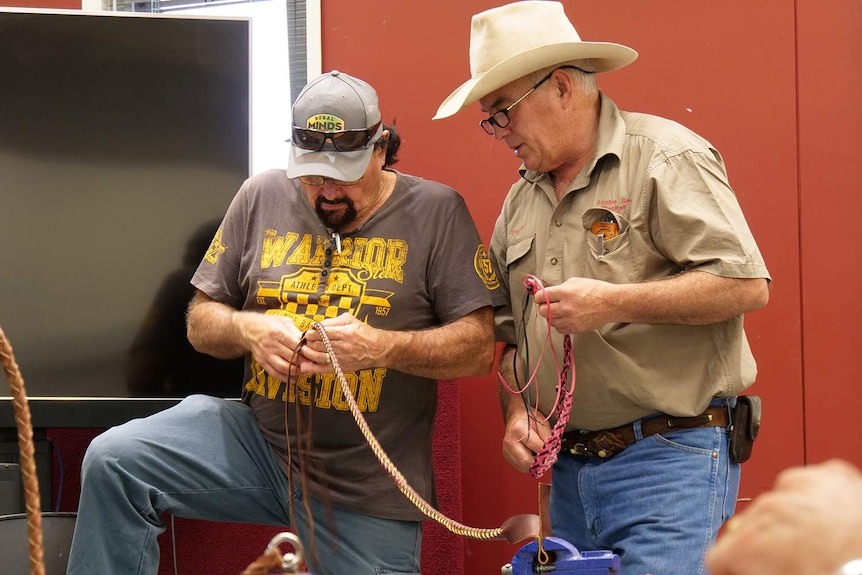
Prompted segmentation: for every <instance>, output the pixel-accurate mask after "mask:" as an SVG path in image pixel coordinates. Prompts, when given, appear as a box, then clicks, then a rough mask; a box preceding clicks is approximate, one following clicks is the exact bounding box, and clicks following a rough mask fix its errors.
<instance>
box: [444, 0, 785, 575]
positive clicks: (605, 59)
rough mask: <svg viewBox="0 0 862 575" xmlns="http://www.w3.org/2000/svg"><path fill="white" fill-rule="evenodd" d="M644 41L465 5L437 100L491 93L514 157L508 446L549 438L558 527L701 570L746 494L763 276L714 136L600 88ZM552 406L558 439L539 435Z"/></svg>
mask: <svg viewBox="0 0 862 575" xmlns="http://www.w3.org/2000/svg"><path fill="white" fill-rule="evenodd" d="M636 57H637V54H636V52H635V51H634V50H632V49H630V48H628V47H626V46H622V45H619V44H613V43H605V42H584V41H582V40H581V39H580V36H579V35H578V33H577V31H576V30H575V28H574V26H573V25H572V24H571V23H570V22H569V20H568V18H567V16H566V14H565V12H564V9H563V6H562V4H560V3H559V2H551V1H523V2H515V3H512V4H508V5H505V6H501V7H499V8H494V9H491V10H487V11H485V12H482V13H480V14H477V15H475V16H473V19H472V31H471V38H470V68H471V78H470V79H469V80H467V81H466V82H464V83H463V84H462V85H461V86H459V87H458V88H457V89H456V90H455V91H453V92H452V93H451V94H450V95H449V96H448V97H447V98H446V99H445V101H444V102H443V103H442V104H441V105H440V107H439V109H438V111H437V114H436V116H435V119H439V118H445V117H447V116H451V115H453V114H455V113H457V112H458V111H460V110H462V109H464V108H465V107H466V106H468V105H470V104H472V103H474V102H479V105H480V107H481V109H482V111H483V112H484V113H486V114H488V115H487V117H486V118H485V119H483V120H482V121H481V122H480V125H481V128H482V129H483V130H484V131H485V132H487V133H488V134H489V135H490V136H493V137H494V138H496V139H497V140H500V141H502V142H504V143H505V144H506V146H508V147H509V149H510V150H511V151H512V152H513V153H514V154H515V155H516V156H517V157H518V158H520V159H521V161H522V166H521V168H520V171H519V175H520V178H519V179H518V180H517V181H516V182H515V183H514V184H513V186H512V188H511V190H510V191H509V194H508V196H507V197H506V199H505V201H504V204H503V207H502V212H501V213H500V216H499V217H498V219H497V223H496V226H495V229H494V233H493V237H492V241H491V259H492V262H493V263H494V264H495V265H496V269H497V271H498V274H499V277H500V280H501V285H502V288H503V289H504V291H505V292H506V294H507V296H508V302H509V303H508V305H507V306H506V307H504V308H502V309H501V310H499V311H498V312H497V314H496V324H497V336H498V339H500V340H502V341H504V342H505V343H506V344H507V345H506V348H505V351H504V353H503V356H502V358H501V361H500V369H501V374H502V376H503V378H504V380H505V387H507V388H509V390H513V391H514V390H516V388H520V389H521V390H523V389H524V388H526V391H524V392H523V393H521V394H519V395H518V396H515V395H512V394H510V393H508V392H506V391H503V392H501V400H502V404H503V412H504V416H505V418H506V429H505V432H504V442H503V455H504V457H505V458H506V459H507V460H508V461H509V462H510V463H511V464H512V465H513V466H514V467H515V468H517V469H519V470H521V471H527V470H531V471H533V472H534V476H537V473H535V471H536V470H537V469H538V476H540V475H541V472H542V468H541V466H540V465H539V466H538V467H537V464H540V463H542V461H540V460H537V458H536V454H537V453H540V454H542V455H544V454H546V453H548V452H550V454H551V457H550V459H548V465H550V462H553V460H554V457H556V463H554V464H553V468H552V469H553V484H552V490H551V502H550V514H551V521H552V527H553V529H552V531H553V535H554V536H558V537H562V538H563V539H566V540H568V541H570V542H571V543H573V544H574V545H575V546H576V547H577V548H579V549H584V550H589V549H598V548H606V549H613V550H614V551H615V552H617V553H618V554H619V555H620V556H621V562H622V570H621V573H622V574H623V575H642V574H644V573H655V574H660V575H674V574H678V575H692V574H697V573H703V572H704V568H703V554H704V552H705V551H706V549H707V548H708V546H709V545H710V543H711V542H712V541H713V540H714V538H715V535H716V533H717V531H718V530H719V527H720V526H721V524H722V522H723V521H724V520H725V519H727V518H728V517H729V516H730V515H731V514H732V513H733V510H734V506H735V500H736V494H737V490H738V486H739V472H740V470H739V463H738V462H737V461H734V460H733V459H732V458H731V455H730V446H729V434H728V427H729V420H730V413H729V412H730V411H731V409H732V406H733V405H735V403H736V396H737V395H738V394H740V392H742V391H743V390H745V389H747V388H748V387H749V386H750V385H752V383H753V382H754V379H755V375H756V366H755V362H754V359H753V357H752V354H751V351H750V349H749V346H748V342H747V340H746V337H745V333H744V331H743V314H744V313H745V312H748V311H751V310H755V309H758V308H760V307H762V306H764V305H765V304H766V302H767V300H768V282H769V281H770V280H769V275H768V272H767V269H766V266H765V264H764V262H763V259H762V257H761V255H760V252H759V250H758V248H757V245H756V244H755V241H754V238H753V236H752V234H751V232H750V230H749V228H748V226H747V224H746V221H745V218H744V217H743V214H742V212H741V210H740V207H739V205H738V203H737V201H736V198H735V195H734V193H733V191H732V190H731V188H730V186H729V184H728V181H727V175H726V173H725V169H724V165H723V162H722V159H721V156H720V155H719V153H718V152H717V151H716V150H715V149H714V148H713V147H712V146H711V145H710V144H709V143H708V142H707V141H705V140H704V139H703V138H701V137H699V136H698V135H696V134H694V133H692V132H691V131H689V130H688V129H686V128H684V127H683V126H680V125H679V124H677V123H675V122H671V121H669V120H666V119H662V118H658V117H655V116H650V115H646V114H638V113H629V112H624V111H621V110H619V109H618V108H617V107H616V105H615V104H614V103H613V101H611V99H610V98H608V97H607V96H606V95H605V94H603V93H602V92H600V91H599V89H598V87H597V83H596V74H597V73H603V72H609V71H612V70H616V69H619V68H622V67H623V66H626V65H628V64H630V63H631V62H633V61H634V60H635V58H636ZM534 278H535V279H536V281H532V282H531V281H525V279H526V280H531V279H534ZM537 282H538V283H537ZM549 328H550V329H549ZM549 334H550V335H549ZM548 337H550V339H551V341H550V342H547V341H546V338H548ZM564 340H565V341H570V342H571V344H572V348H573V358H574V361H573V363H574V365H573V366H572V368H573V369H572V371H574V372H575V373H576V383H575V385H574V391H573V395H572V403H571V411H570V413H568V414H567V413H566V410H565V409H564V407H565V402H564V401H562V400H561V396H562V395H564V394H563V393H561V391H560V390H561V389H562V390H565V389H567V388H568V384H566V382H564V381H561V376H560V364H561V363H562V361H563V355H564V354H563V341H564ZM548 346H551V348H550V349H546V348H547V347H548ZM516 373H517V376H516ZM534 375H535V377H533V376H534ZM534 386H538V388H539V389H538V392H539V395H538V400H536V399H535V398H536V395H535V393H536V390H535V389H534V388H533V387H534ZM513 398H515V399H513ZM566 417H567V418H568V419H567V420H566ZM558 421H563V422H565V428H564V431H563V429H562V426H558V427H560V429H559V432H562V436H561V438H560V439H561V443H562V449H560V451H559V453H558V454H557V453H556V452H555V450H553V449H550V450H549V449H548V448H546V446H545V443H546V442H545V440H546V439H547V438H548V437H549V436H552V437H553V436H555V434H556V433H557V432H553V433H552V429H551V425H554V424H555V423H556V422H558Z"/></svg>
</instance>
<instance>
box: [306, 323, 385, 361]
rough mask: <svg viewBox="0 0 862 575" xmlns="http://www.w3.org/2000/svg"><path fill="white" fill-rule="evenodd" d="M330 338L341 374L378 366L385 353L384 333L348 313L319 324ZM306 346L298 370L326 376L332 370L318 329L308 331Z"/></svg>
mask: <svg viewBox="0 0 862 575" xmlns="http://www.w3.org/2000/svg"><path fill="white" fill-rule="evenodd" d="M320 325H322V326H323V329H324V330H325V331H326V336H327V338H329V343H330V345H331V346H332V350H333V351H334V352H335V357H336V359H337V361H338V366H339V367H340V368H341V370H342V371H345V372H350V371H358V370H360V369H367V368H371V367H375V366H379V365H380V358H381V357H383V355H384V353H385V351H386V346H387V344H386V337H385V336H386V332H385V331H382V330H379V329H376V328H373V327H371V326H370V325H368V324H367V323H364V322H362V321H359V320H358V319H356V318H355V317H353V316H352V315H350V314H349V313H343V314H341V315H339V316H338V317H332V318H327V319H325V320H323V321H322V322H320ZM305 340H306V344H305V346H304V347H303V348H302V350H301V353H302V356H303V359H302V360H301V362H300V365H299V369H300V371H301V372H302V373H329V372H332V371H334V370H333V367H332V364H331V363H330V361H329V357H328V356H327V353H326V347H325V346H324V344H323V337H322V336H321V335H320V332H319V331H318V330H317V329H314V328H309V329H308V331H307V332H306V334H305Z"/></svg>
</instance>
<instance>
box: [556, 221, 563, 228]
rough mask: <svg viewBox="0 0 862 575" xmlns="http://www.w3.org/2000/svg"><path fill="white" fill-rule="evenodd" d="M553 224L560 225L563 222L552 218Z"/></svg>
mask: <svg viewBox="0 0 862 575" xmlns="http://www.w3.org/2000/svg"><path fill="white" fill-rule="evenodd" d="M554 225H555V226H557V227H560V226H562V225H563V222H561V221H560V220H554Z"/></svg>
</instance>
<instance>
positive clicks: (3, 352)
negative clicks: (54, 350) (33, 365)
mask: <svg viewBox="0 0 862 575" xmlns="http://www.w3.org/2000/svg"><path fill="white" fill-rule="evenodd" d="M0 361H2V363H3V371H4V372H5V373H6V378H7V379H8V380H9V387H10V388H11V390H12V401H13V405H14V407H15V423H16V425H17V427H18V450H19V451H20V454H21V477H22V479H23V481H24V501H25V505H26V508H27V541H28V544H29V549H30V573H31V575H45V561H44V551H43V548H42V511H41V509H40V501H41V499H40V497H39V479H38V477H37V476H36V458H35V455H34V454H35V448H34V447H33V425H32V423H31V422H30V406H29V405H28V403H27V394H26V392H25V391H24V379H23V378H22V377H21V371H20V370H19V369H18V364H17V363H16V362H15V355H14V354H13V353H12V345H11V344H10V343H9V340H8V339H6V334H5V333H4V332H3V328H0Z"/></svg>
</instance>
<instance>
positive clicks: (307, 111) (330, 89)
mask: <svg viewBox="0 0 862 575" xmlns="http://www.w3.org/2000/svg"><path fill="white" fill-rule="evenodd" d="M375 126H376V130H375V131H374V132H373V133H372V135H371V137H370V138H368V139H367V141H365V140H366V138H364V137H363V138H359V137H360V136H362V135H363V133H362V132H361V131H368V130H370V129H372V128H374V127H375ZM293 127H294V130H293V137H292V138H291V146H290V152H289V154H288V160H287V176H288V177H289V178H298V177H300V176H309V175H318V176H325V177H327V178H333V179H336V180H345V181H354V180H358V179H360V178H361V177H362V174H364V173H365V170H366V168H367V167H368V162H369V161H370V160H371V154H372V153H373V152H374V143H375V142H376V141H377V140H378V139H379V138H380V134H381V133H382V131H383V125H382V123H381V121H380V110H379V109H378V107H377V92H376V91H375V90H374V88H372V87H371V86H370V85H369V84H368V83H367V82H364V81H363V80H360V79H358V78H354V77H353V76H350V75H348V74H345V73H343V72H339V71H338V70H333V71H331V72H327V73H326V74H323V75H321V76H318V77H317V78H315V79H314V80H312V81H311V82H309V83H308V84H307V85H306V86H305V88H303V89H302V91H301V92H300V93H299V96H297V98H296V102H294V104H293ZM297 130H313V131H315V132H328V133H337V132H351V133H350V138H349V139H350V140H354V141H355V140H357V139H361V142H360V145H361V147H359V148H358V149H355V148H357V146H356V145H351V146H347V147H349V148H350V150H351V151H339V150H338V149H337V148H336V144H334V143H333V141H332V139H326V140H325V141H324V143H323V148H321V149H320V150H319V151H314V150H307V149H304V148H303V147H301V146H302V144H303V142H302V141H299V140H298V138H297V136H298V134H297ZM356 130H359V131H360V132H355V131H356ZM316 136H318V137H319V134H317V135H316ZM300 138H301V136H300ZM347 139H348V138H344V139H341V138H339V139H338V141H339V142H342V144H341V145H343V142H344V141H346V140H347ZM306 145H307V142H306Z"/></svg>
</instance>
